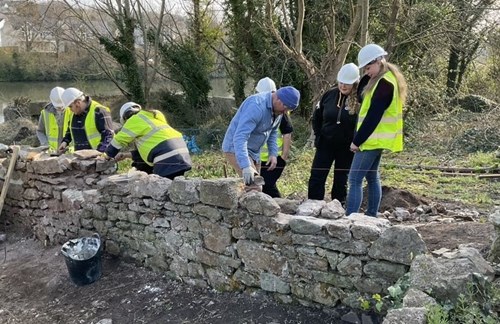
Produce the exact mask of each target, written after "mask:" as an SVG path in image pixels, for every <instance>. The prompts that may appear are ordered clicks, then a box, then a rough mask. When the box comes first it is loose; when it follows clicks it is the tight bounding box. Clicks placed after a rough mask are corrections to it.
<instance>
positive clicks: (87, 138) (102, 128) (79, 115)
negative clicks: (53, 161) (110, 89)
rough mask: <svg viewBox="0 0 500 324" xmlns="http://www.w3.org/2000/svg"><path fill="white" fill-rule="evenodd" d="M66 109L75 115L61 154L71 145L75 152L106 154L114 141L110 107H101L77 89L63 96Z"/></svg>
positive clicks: (60, 146)
mask: <svg viewBox="0 0 500 324" xmlns="http://www.w3.org/2000/svg"><path fill="white" fill-rule="evenodd" d="M61 98H62V100H63V104H64V106H65V107H69V108H70V109H71V112H72V113H73V114H72V116H71V118H70V121H69V126H68V130H67V131H66V135H65V136H64V138H63V140H62V143H61V145H59V149H58V151H59V153H62V152H65V151H66V150H67V148H68V145H69V144H70V143H72V144H73V146H74V148H75V151H78V150H86V149H94V150H98V151H99V152H104V151H105V150H106V147H108V145H109V143H110V142H111V140H112V139H113V135H114V131H113V121H112V120H111V111H110V110H109V108H108V107H106V106H103V105H101V104H100V103H98V102H97V101H95V100H92V98H90V97H89V96H86V95H84V94H83V92H82V91H80V90H78V89H76V88H67V89H66V90H64V92H63V93H62V95H61Z"/></svg>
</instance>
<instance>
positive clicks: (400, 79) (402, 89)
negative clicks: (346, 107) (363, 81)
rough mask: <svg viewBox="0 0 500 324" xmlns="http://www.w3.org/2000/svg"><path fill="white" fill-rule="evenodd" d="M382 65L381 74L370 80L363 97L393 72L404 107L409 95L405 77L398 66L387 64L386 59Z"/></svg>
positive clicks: (382, 61)
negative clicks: (387, 73) (388, 73)
mask: <svg viewBox="0 0 500 324" xmlns="http://www.w3.org/2000/svg"><path fill="white" fill-rule="evenodd" d="M380 63H382V66H381V67H380V72H379V73H378V74H377V75H376V76H375V77H373V78H370V81H368V84H367V85H366V87H365V88H364V89H363V96H365V94H367V93H368V92H370V91H371V90H372V89H373V87H374V86H375V85H376V84H377V83H378V81H379V80H380V79H382V77H383V76H384V74H385V73H386V72H387V71H391V72H392V74H394V77H395V78H396V82H397V83H398V92H399V100H401V103H402V104H403V105H404V103H405V102H406V97H407V95H408V85H407V83H406V79H405V77H404V76H403V74H402V73H401V71H400V70H399V68H398V67H397V66H396V65H394V64H392V63H389V62H387V61H386V60H385V59H382V60H381V61H380Z"/></svg>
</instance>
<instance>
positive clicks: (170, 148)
mask: <svg viewBox="0 0 500 324" xmlns="http://www.w3.org/2000/svg"><path fill="white" fill-rule="evenodd" d="M120 122H121V123H122V124H123V127H122V129H121V130H120V131H119V132H118V133H117V134H116V136H115V137H114V138H113V140H112V141H111V144H110V145H109V146H108V148H107V149H106V155H107V156H108V157H110V158H116V159H117V160H120V159H123V158H124V157H131V158H132V160H133V164H132V165H133V166H135V167H136V168H137V169H138V170H140V171H145V172H147V173H154V174H157V175H159V176H161V177H165V178H169V179H171V180H173V179H174V178H175V177H177V176H181V175H184V173H185V172H186V171H189V170H191V157H190V156H189V150H188V148H187V145H186V142H185V141H184V139H183V138H182V134H181V133H180V132H178V131H177V130H175V129H174V128H172V127H171V126H170V125H169V124H167V120H166V118H165V116H164V115H163V114H162V113H161V112H160V111H159V110H143V109H142V108H141V106H140V105H139V104H136V103H135V102H127V103H125V104H124V105H123V106H122V107H121V108H120ZM131 143H134V144H135V147H136V150H134V151H132V152H131V153H130V155H128V156H127V155H126V154H125V155H118V154H121V153H118V152H120V150H121V149H122V148H124V147H127V146H128V145H129V144H131Z"/></svg>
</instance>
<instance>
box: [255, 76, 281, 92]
mask: <svg viewBox="0 0 500 324" xmlns="http://www.w3.org/2000/svg"><path fill="white" fill-rule="evenodd" d="M255 90H257V92H259V93H260V92H267V91H276V84H275V83H274V81H273V80H272V79H271V78H268V77H265V78H262V79H260V80H259V82H257V86H256V87H255Z"/></svg>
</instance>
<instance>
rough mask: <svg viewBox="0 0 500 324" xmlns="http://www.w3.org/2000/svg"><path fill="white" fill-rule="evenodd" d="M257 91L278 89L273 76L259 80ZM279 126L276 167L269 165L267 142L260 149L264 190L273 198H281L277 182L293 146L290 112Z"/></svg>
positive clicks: (284, 115) (284, 116) (282, 118)
mask: <svg viewBox="0 0 500 324" xmlns="http://www.w3.org/2000/svg"><path fill="white" fill-rule="evenodd" d="M255 91H256V92H257V93H262V92H267V91H271V92H274V91H276V84H275V83H274V81H273V80H272V79H271V78H268V77H265V78H262V79H260V80H259V82H257V86H256V87H255ZM278 127H279V128H278V139H277V140H276V144H278V157H277V160H278V162H277V164H276V168H274V169H273V170H269V167H268V165H267V162H268V160H269V150H268V149H267V144H264V146H263V147H262V149H261V150H260V175H261V176H262V178H264V185H263V186H262V192H263V193H265V194H268V195H269V196H271V197H273V198H281V193H280V191H279V189H278V187H277V186H276V182H277V181H278V179H279V178H280V177H281V174H282V173H283V170H284V169H285V166H286V160H287V159H288V154H289V153H290V148H291V146H292V132H293V126H292V123H291V120H290V115H289V114H288V112H287V113H286V114H283V117H281V122H280V125H279V126H278Z"/></svg>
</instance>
